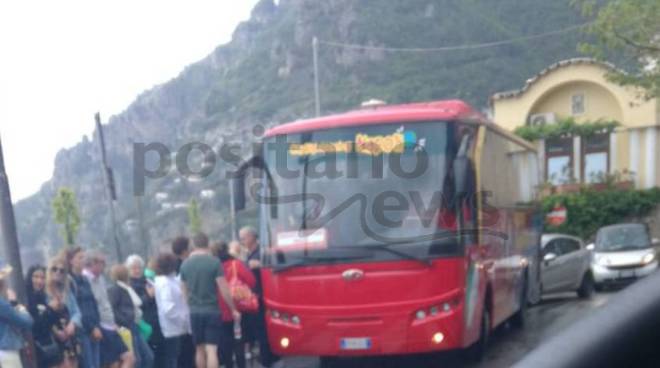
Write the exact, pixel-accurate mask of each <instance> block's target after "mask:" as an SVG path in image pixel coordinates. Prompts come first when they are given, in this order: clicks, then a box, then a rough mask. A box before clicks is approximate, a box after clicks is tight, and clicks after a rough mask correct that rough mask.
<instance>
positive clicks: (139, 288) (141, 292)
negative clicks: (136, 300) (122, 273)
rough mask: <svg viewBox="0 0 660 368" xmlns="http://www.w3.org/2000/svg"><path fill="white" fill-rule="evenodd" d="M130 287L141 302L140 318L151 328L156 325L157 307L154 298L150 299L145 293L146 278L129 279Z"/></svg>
mask: <svg viewBox="0 0 660 368" xmlns="http://www.w3.org/2000/svg"><path fill="white" fill-rule="evenodd" d="M130 285H131V287H132V288H133V290H135V292H136V293H137V295H138V296H139V297H140V299H141V300H142V318H143V319H144V320H145V322H147V323H148V324H150V325H151V326H152V327H153V326H154V325H155V324H157V323H158V307H157V306H156V298H152V297H150V296H149V294H148V293H147V278H146V277H144V276H142V277H140V278H137V279H135V278H131V280H130Z"/></svg>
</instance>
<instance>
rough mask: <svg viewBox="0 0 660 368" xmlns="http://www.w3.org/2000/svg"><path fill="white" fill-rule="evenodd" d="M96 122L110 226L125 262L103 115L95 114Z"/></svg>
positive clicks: (116, 246)
mask: <svg viewBox="0 0 660 368" xmlns="http://www.w3.org/2000/svg"><path fill="white" fill-rule="evenodd" d="M94 121H95V123H96V131H97V133H98V138H99V149H100V151H101V166H102V169H103V170H102V171H103V182H104V184H105V185H104V186H105V190H104V191H103V193H104V194H105V198H106V199H107V200H108V209H109V211H110V222H111V223H110V226H112V235H113V238H114V241H115V251H116V253H117V262H121V261H122V260H123V257H122V254H121V245H120V243H119V236H118V235H117V219H116V216H115V200H116V199H117V192H116V191H115V178H114V174H113V173H112V168H110V166H108V160H107V157H106V153H105V138H104V137H103V127H102V126H101V114H100V113H98V112H97V113H96V114H94Z"/></svg>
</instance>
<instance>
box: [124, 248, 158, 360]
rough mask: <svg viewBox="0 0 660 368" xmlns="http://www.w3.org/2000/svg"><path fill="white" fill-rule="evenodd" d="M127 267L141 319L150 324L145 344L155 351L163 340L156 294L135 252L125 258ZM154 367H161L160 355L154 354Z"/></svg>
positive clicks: (142, 263)
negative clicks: (138, 302)
mask: <svg viewBox="0 0 660 368" xmlns="http://www.w3.org/2000/svg"><path fill="white" fill-rule="evenodd" d="M124 265H125V266H126V268H128V274H129V285H130V286H131V288H133V290H134V291H135V293H137V295H138V296H139V297H140V300H141V302H142V303H141V307H140V308H141V310H142V319H143V320H144V322H146V323H147V324H149V325H150V326H151V329H152V330H151V336H149V337H147V344H148V345H149V347H150V348H151V351H152V352H156V351H157V349H158V347H159V346H160V344H162V342H163V333H162V332H161V330H160V323H159V322H158V307H157V306H156V294H155V291H154V286H153V284H152V282H151V281H150V280H148V279H147V277H146V276H145V274H144V267H145V262H144V259H142V257H140V256H139V255H137V254H132V255H130V256H128V258H126V262H124ZM154 358H155V363H154V367H161V366H162V365H163V364H162V362H161V361H160V359H161V358H160V357H158V356H155V357H154Z"/></svg>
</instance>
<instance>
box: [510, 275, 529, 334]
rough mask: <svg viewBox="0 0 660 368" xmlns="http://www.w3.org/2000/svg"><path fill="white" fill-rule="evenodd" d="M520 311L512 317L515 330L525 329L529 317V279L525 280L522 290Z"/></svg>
mask: <svg viewBox="0 0 660 368" xmlns="http://www.w3.org/2000/svg"><path fill="white" fill-rule="evenodd" d="M519 298H520V309H518V311H517V312H516V313H515V314H514V315H513V317H511V323H512V324H513V327H515V328H523V327H525V319H526V317H527V306H528V304H527V277H525V278H524V279H523V286H522V288H521V290H520V296H519Z"/></svg>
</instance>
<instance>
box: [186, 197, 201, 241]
mask: <svg viewBox="0 0 660 368" xmlns="http://www.w3.org/2000/svg"><path fill="white" fill-rule="evenodd" d="M188 224H189V225H190V233H192V234H197V233H198V232H200V231H202V216H201V215H200V214H199V206H198V205H197V201H196V200H195V199H194V198H193V199H191V200H190V203H188Z"/></svg>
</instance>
